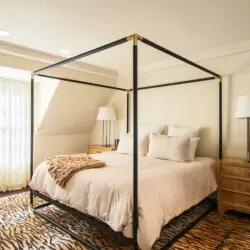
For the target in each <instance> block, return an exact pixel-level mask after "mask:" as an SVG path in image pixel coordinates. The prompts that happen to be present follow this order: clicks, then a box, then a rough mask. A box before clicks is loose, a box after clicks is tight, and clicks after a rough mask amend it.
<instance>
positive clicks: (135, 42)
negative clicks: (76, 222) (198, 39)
mask: <svg viewBox="0 0 250 250" xmlns="http://www.w3.org/2000/svg"><path fill="white" fill-rule="evenodd" d="M127 41H132V42H133V88H132V89H124V88H118V87H112V86H107V85H102V84H96V83H92V82H84V81H79V80H73V79H68V78H62V77H57V76H49V75H44V74H41V73H42V72H44V71H46V70H49V69H52V68H56V67H59V66H62V65H65V64H67V63H70V62H73V61H75V60H78V59H81V58H84V57H86V56H89V55H92V54H96V53H98V52H101V51H103V50H106V49H109V48H112V47H115V46H117V45H120V44H123V43H125V42H127ZM138 41H140V42H142V43H144V44H147V45H148V46H150V47H153V48H155V49H157V50H159V51H161V52H163V53H165V54H168V55H170V56H172V57H174V58H177V59H179V60H180V61H182V62H184V63H187V64H189V65H191V66H193V67H195V68H197V69H200V70H202V71H204V72H206V73H208V74H209V75H211V76H210V77H206V78H198V79H193V80H186V81H178V82H173V83H164V84H159V85H153V86H146V87H138ZM35 76H39V77H46V78H52V79H57V80H62V81H67V82H73V83H78V84H84V85H89V86H94V87H101V88H108V89H113V90H119V91H123V92H125V93H126V97H127V99H126V100H127V105H126V106H127V132H129V109H130V107H129V97H130V94H131V93H132V95H133V223H132V225H133V228H132V229H133V239H132V243H133V246H134V249H138V244H137V232H138V146H137V145H138V91H139V90H146V89H151V88H159V87H168V86H174V85H180V84H188V83H194V82H204V81H208V80H214V79H218V80H219V84H218V90H219V95H218V99H219V135H218V138H219V143H218V144H219V158H220V159H221V158H222V77H221V76H220V75H219V74H217V73H215V72H213V71H210V70H208V69H206V68H204V67H202V66H200V65H198V64H196V63H195V62H192V61H190V60H188V59H186V58H184V57H182V56H180V55H178V54H176V53H174V52H172V51H170V50H168V49H166V48H164V47H162V46H160V45H158V44H156V43H154V42H152V41H150V40H148V39H146V38H144V37H142V36H139V35H137V34H133V35H130V36H128V37H124V38H122V39H119V40H116V41H114V42H111V43H108V44H106V45H103V46H101V47H98V48H96V49H93V50H90V51H87V52H85V53H82V54H79V55H77V56H74V57H72V58H69V59H66V60H63V61H60V62H58V63H55V64H52V65H50V66H47V67H44V68H41V69H39V70H36V71H34V72H33V73H32V75H31V151H30V156H31V158H30V163H31V164H30V175H31V178H32V176H33V156H34V84H35V82H34V77H35ZM34 196H38V197H40V198H41V199H43V200H45V201H47V203H45V204H42V205H39V206H36V207H34V206H33V197H34ZM51 204H53V205H55V206H57V207H59V208H61V209H63V210H66V211H67V212H69V213H71V214H73V215H77V216H79V218H84V219H85V220H87V221H88V222H89V223H92V224H94V225H96V226H99V227H100V226H101V228H102V230H109V227H108V226H107V225H106V224H105V223H103V222H102V221H99V220H98V219H96V218H94V217H92V216H90V215H88V214H84V213H82V212H80V211H78V210H76V209H74V208H71V207H69V206H67V205H65V204H63V203H61V202H59V201H57V200H53V199H52V198H50V197H48V196H47V195H44V194H43V193H41V192H38V191H36V190H33V189H32V188H31V189H30V205H31V207H32V209H33V211H34V213H36V214H38V215H40V216H41V217H43V218H44V219H45V220H47V221H49V222H51V223H53V224H54V225H56V226H57V227H59V228H60V229H61V230H63V231H64V232H66V233H68V234H70V235H71V236H72V237H74V238H76V239H77V240H79V241H81V242H82V243H83V244H85V245H87V246H88V247H90V248H92V249H98V248H97V247H95V246H93V245H92V244H90V243H89V242H88V241H87V240H84V239H82V238H81V237H80V236H78V235H77V234H75V233H74V232H72V231H70V230H69V229H67V228H64V227H63V226H61V225H60V224H58V223H57V222H55V221H53V220H52V219H50V218H49V217H47V216H46V215H44V214H42V213H41V212H39V211H38V210H39V209H40V208H42V207H45V206H48V205H51Z"/></svg>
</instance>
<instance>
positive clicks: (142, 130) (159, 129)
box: [138, 126, 164, 135]
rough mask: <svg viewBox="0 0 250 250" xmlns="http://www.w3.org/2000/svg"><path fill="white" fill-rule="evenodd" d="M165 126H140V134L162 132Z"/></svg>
mask: <svg viewBox="0 0 250 250" xmlns="http://www.w3.org/2000/svg"><path fill="white" fill-rule="evenodd" d="M163 129H164V126H140V127H139V128H138V134H139V135H145V134H147V135H149V134H150V133H156V134H161V133H162V131H163Z"/></svg>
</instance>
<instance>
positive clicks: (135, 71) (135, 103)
mask: <svg viewBox="0 0 250 250" xmlns="http://www.w3.org/2000/svg"><path fill="white" fill-rule="evenodd" d="M137 45H138V36H137V34H135V35H134V37H133V90H134V91H133V134H134V140H133V240H134V244H133V245H134V249H138V246H137V231H138V95H137V94H138V47H137Z"/></svg>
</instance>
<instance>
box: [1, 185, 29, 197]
mask: <svg viewBox="0 0 250 250" xmlns="http://www.w3.org/2000/svg"><path fill="white" fill-rule="evenodd" d="M28 190H29V188H28V187H27V188H23V189H19V190H13V191H6V192H0V198H3V197H6V196H9V195H13V194H20V193H23V192H25V191H28Z"/></svg>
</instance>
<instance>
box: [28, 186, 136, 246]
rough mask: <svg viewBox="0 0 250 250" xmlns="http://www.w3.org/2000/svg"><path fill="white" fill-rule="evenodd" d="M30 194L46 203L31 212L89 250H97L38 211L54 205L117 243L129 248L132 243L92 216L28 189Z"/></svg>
mask: <svg viewBox="0 0 250 250" xmlns="http://www.w3.org/2000/svg"><path fill="white" fill-rule="evenodd" d="M30 192H31V193H32V194H33V195H34V196H37V197H39V198H40V199H42V200H44V201H46V203H43V204H41V205H38V206H33V209H32V210H33V212H34V213H35V214H37V215H39V216H41V217H42V218H43V219H45V220H47V221H48V222H50V223H51V224H53V225H54V226H56V227H58V228H60V229H61V230H62V231H63V232H65V233H67V234H69V235H70V236H72V238H74V239H76V240H78V241H80V242H81V243H82V244H84V245H86V246H88V247H90V248H91V249H94V250H97V249H99V248H97V247H96V246H94V245H92V244H91V243H90V242H89V241H87V240H85V239H83V238H82V237H80V236H79V235H77V234H76V233H75V232H73V231H72V230H70V229H68V228H65V227H64V226H62V225H61V224H60V223H58V222H56V221H54V220H53V219H52V218H50V217H49V216H47V215H45V214H43V213H42V212H40V211H39V210H40V209H42V208H45V207H48V206H50V205H54V206H56V207H58V208H60V209H62V210H64V211H66V212H68V213H69V214H71V215H73V216H76V217H77V218H79V219H81V220H84V221H86V222H87V223H88V224H90V225H91V226H92V227H95V228H98V230H101V231H102V232H104V233H106V234H107V235H111V236H113V237H114V235H115V236H116V237H117V238H118V239H119V241H120V242H121V243H122V244H124V245H126V246H130V245H132V243H133V239H132V238H127V237H125V236H124V235H123V234H122V233H120V232H119V233H117V232H115V231H114V230H113V229H112V228H111V227H109V226H108V225H107V224H106V223H105V222H103V221H101V220H98V219H97V218H94V217H92V216H90V215H89V214H85V213H82V212H80V211H78V210H76V209H74V208H72V207H69V206H67V205H65V204H63V203H61V202H59V201H57V200H53V199H51V198H50V197H48V196H47V195H44V194H42V193H40V192H38V191H35V190H33V189H30Z"/></svg>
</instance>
